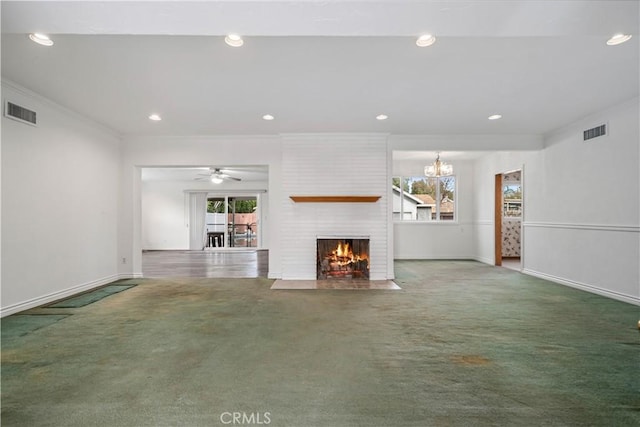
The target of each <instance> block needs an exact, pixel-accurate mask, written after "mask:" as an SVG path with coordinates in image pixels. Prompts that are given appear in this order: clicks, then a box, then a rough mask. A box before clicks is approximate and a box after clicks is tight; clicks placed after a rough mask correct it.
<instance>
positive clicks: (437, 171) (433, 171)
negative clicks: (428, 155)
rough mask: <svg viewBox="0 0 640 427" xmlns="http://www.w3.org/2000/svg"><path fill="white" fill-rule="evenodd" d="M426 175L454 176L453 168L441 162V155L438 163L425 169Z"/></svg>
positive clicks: (437, 159)
mask: <svg viewBox="0 0 640 427" xmlns="http://www.w3.org/2000/svg"><path fill="white" fill-rule="evenodd" d="M424 175H425V176H429V177H439V176H449V175H453V166H452V165H450V164H448V163H444V162H442V161H440V153H438V157H436V161H435V162H433V164H432V165H427V166H425V167H424Z"/></svg>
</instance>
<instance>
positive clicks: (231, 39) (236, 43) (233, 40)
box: [224, 34, 244, 47]
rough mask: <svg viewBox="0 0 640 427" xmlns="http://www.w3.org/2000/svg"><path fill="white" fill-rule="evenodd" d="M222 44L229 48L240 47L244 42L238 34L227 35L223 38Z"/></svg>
mask: <svg viewBox="0 0 640 427" xmlns="http://www.w3.org/2000/svg"><path fill="white" fill-rule="evenodd" d="M224 42H225V43H226V44H228V45H229V46H231V47H240V46H242V45H243V44H244V40H242V37H240V36H239V35H238V34H229V35H227V36H226V37H225V38H224Z"/></svg>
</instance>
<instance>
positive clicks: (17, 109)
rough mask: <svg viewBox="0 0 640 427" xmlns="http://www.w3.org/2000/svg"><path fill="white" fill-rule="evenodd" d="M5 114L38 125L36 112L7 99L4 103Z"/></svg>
mask: <svg viewBox="0 0 640 427" xmlns="http://www.w3.org/2000/svg"><path fill="white" fill-rule="evenodd" d="M4 116H5V117H7V118H10V119H13V120H17V121H19V122H22V123H26V124H28V125H32V126H35V125H36V112H35V111H31V110H29V109H28V108H24V107H21V106H19V105H17V104H14V103H13V102H9V101H7V102H6V103H5V105H4Z"/></svg>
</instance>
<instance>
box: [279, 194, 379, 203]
mask: <svg viewBox="0 0 640 427" xmlns="http://www.w3.org/2000/svg"><path fill="white" fill-rule="evenodd" d="M289 197H290V198H291V200H293V201H294V202H296V203H375V202H377V201H378V200H379V199H380V197H381V196H289Z"/></svg>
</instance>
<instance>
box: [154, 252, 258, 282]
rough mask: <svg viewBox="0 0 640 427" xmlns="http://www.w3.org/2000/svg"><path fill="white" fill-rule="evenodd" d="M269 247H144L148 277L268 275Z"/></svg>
mask: <svg viewBox="0 0 640 427" xmlns="http://www.w3.org/2000/svg"><path fill="white" fill-rule="evenodd" d="M268 268H269V251H268V250H242V251H212V250H204V251H143V252H142V274H143V275H144V277H227V278H254V277H267V273H268Z"/></svg>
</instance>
